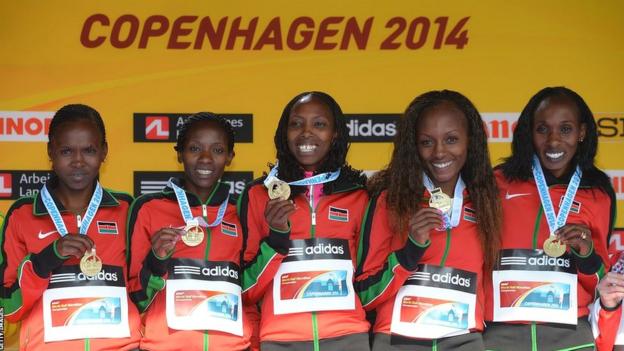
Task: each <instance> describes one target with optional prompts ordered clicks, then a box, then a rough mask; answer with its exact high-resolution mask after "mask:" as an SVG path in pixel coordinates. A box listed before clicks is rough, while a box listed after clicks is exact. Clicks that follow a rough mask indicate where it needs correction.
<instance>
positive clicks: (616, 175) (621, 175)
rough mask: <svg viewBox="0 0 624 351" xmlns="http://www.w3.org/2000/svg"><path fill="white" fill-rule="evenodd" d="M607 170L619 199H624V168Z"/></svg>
mask: <svg viewBox="0 0 624 351" xmlns="http://www.w3.org/2000/svg"><path fill="white" fill-rule="evenodd" d="M605 172H606V173H607V175H608V176H609V178H611V184H613V190H615V197H616V198H617V199H618V200H624V169H610V170H606V171H605Z"/></svg>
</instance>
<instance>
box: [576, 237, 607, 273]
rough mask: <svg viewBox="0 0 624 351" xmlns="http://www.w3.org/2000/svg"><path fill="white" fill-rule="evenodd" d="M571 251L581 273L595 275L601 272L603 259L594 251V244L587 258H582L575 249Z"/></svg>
mask: <svg viewBox="0 0 624 351" xmlns="http://www.w3.org/2000/svg"><path fill="white" fill-rule="evenodd" d="M570 249H571V251H572V254H573V255H574V260H575V261H576V266H577V268H578V270H579V272H581V273H583V274H594V273H596V272H598V270H600V267H601V266H602V259H601V258H600V256H598V254H597V253H596V251H594V248H593V244H592V247H591V249H590V251H589V253H588V254H587V255H585V256H581V255H580V254H579V253H578V252H576V250H574V249H573V248H570Z"/></svg>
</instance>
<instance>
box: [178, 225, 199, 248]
mask: <svg viewBox="0 0 624 351" xmlns="http://www.w3.org/2000/svg"><path fill="white" fill-rule="evenodd" d="M203 240H204V230H203V229H202V227H200V226H199V225H197V224H188V225H187V226H186V227H184V235H182V241H183V242H184V243H185V244H186V245H188V246H197V245H199V244H201V242H202V241H203Z"/></svg>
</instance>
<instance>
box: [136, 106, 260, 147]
mask: <svg viewBox="0 0 624 351" xmlns="http://www.w3.org/2000/svg"><path fill="white" fill-rule="evenodd" d="M190 115H191V113H135V114H134V141H135V142H166V143H175V141H176V139H177V137H178V133H179V131H180V128H181V127H182V125H183V124H184V121H185V120H186V119H187V118H188V117H189V116H190ZM220 115H221V116H223V117H225V119H227V121H228V122H229V123H230V125H231V126H232V128H233V129H234V134H235V138H236V142H237V143H251V142H253V115H252V114H250V113H227V114H224V113H221V114H220Z"/></svg>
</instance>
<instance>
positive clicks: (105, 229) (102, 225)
mask: <svg viewBox="0 0 624 351" xmlns="http://www.w3.org/2000/svg"><path fill="white" fill-rule="evenodd" d="M97 229H98V233H100V234H114V235H117V234H119V230H118V229H117V222H103V221H97Z"/></svg>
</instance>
